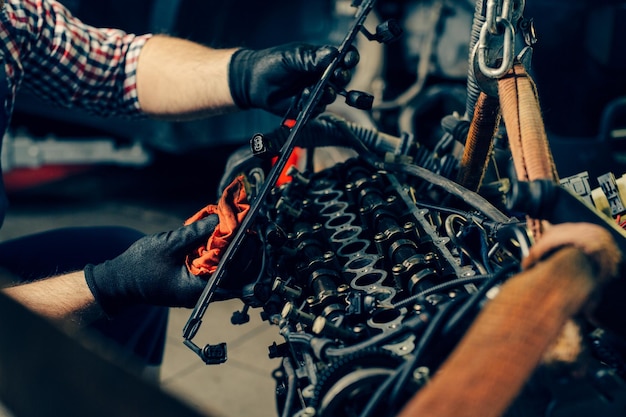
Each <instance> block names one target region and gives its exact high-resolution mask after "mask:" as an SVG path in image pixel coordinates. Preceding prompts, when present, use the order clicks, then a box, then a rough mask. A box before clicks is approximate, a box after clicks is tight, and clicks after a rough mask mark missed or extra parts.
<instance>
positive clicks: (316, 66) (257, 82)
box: [228, 43, 359, 117]
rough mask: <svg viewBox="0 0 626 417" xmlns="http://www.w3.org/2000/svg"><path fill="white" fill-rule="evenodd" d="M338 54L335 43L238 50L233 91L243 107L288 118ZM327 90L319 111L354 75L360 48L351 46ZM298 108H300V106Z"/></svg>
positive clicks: (233, 61) (231, 81) (233, 64)
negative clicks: (262, 110) (290, 111)
mask: <svg viewBox="0 0 626 417" xmlns="http://www.w3.org/2000/svg"><path fill="white" fill-rule="evenodd" d="M336 55H337V48H335V47H332V46H313V45H307V44H300V43H291V44H287V45H282V46H276V47H273V48H268V49H263V50H259V51H253V50H250V49H245V48H244V49H240V50H238V51H236V52H235V54H234V55H233V57H232V59H231V61H230V68H229V73H228V79H229V86H230V91H231V94H232V96H233V99H234V101H235V104H236V105H237V106H238V107H239V108H241V109H249V108H260V109H265V110H267V111H269V112H271V113H274V114H276V115H277V116H281V117H284V116H286V114H287V111H288V110H289V109H290V108H292V105H293V104H294V102H295V101H296V100H297V99H298V96H300V95H301V94H308V93H310V90H311V89H312V87H313V86H314V85H315V84H316V82H317V81H318V80H319V78H320V77H321V75H322V74H323V73H324V70H325V69H326V67H327V66H328V65H329V64H330V63H331V61H332V60H333V58H334V57H335V56H336ZM342 61H343V62H341V63H340V64H339V65H338V66H337V69H336V70H335V73H334V74H333V76H332V77H331V80H330V83H329V84H331V85H329V86H327V88H326V89H325V90H324V93H323V96H322V98H321V100H320V104H319V106H318V107H317V108H316V111H317V112H318V113H320V112H322V111H323V109H324V107H326V105H327V104H330V103H332V102H333V101H335V98H336V97H337V93H338V91H340V90H341V89H343V88H344V87H345V86H346V85H348V83H349V82H350V79H351V78H352V69H353V68H354V66H355V65H356V64H357V63H358V61H359V53H358V52H357V50H356V48H351V49H350V50H349V51H348V52H347V53H346V55H345V57H344V59H343V60H342ZM297 110H298V109H297Z"/></svg>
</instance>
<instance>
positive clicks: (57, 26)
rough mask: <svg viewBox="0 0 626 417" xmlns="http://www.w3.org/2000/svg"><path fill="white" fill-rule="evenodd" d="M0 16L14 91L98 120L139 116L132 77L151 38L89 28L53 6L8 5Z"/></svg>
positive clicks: (50, 2) (29, 1)
mask: <svg viewBox="0 0 626 417" xmlns="http://www.w3.org/2000/svg"><path fill="white" fill-rule="evenodd" d="M3 13H4V16H3V17H2V24H3V25H4V26H6V29H7V30H6V31H3V32H0V33H2V34H1V35H0V37H3V38H5V42H4V45H3V48H5V56H6V54H7V53H8V55H9V56H8V61H7V63H6V65H7V69H8V75H9V78H10V79H12V80H13V84H14V85H13V87H14V89H17V87H18V86H19V85H20V84H21V86H22V87H23V88H25V89H28V90H30V91H31V92H32V93H34V94H35V95H37V96H39V97H41V98H42V99H44V100H47V101H50V102H52V103H55V104H57V105H59V106H63V107H78V108H81V109H84V110H87V111H88V112H90V113H93V114H97V115H100V116H129V117H140V116H143V113H142V111H141V106H140V103H139V100H138V96H137V76H136V71H137V61H138V59H139V53H140V51H141V48H142V47H143V45H144V44H145V42H146V41H147V40H148V39H149V38H150V36H151V35H149V34H146V35H142V36H138V35H134V34H128V33H126V32H124V31H121V30H117V29H109V28H95V27H92V26H89V25H87V24H85V23H83V22H81V21H80V20H79V19H77V18H76V17H74V16H73V15H72V14H71V13H70V12H69V11H68V10H67V9H66V8H65V7H64V6H63V5H61V4H60V3H58V2H56V1H54V0H9V1H8V2H7V6H6V8H5V10H4V11H3Z"/></svg>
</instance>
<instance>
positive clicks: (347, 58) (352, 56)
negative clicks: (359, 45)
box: [343, 46, 361, 68]
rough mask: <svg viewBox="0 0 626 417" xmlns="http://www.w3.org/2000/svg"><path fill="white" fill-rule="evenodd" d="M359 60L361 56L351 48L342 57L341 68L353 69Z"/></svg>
mask: <svg viewBox="0 0 626 417" xmlns="http://www.w3.org/2000/svg"><path fill="white" fill-rule="evenodd" d="M360 60H361V56H360V55H359V51H358V50H357V49H356V48H355V47H354V46H352V47H350V49H348V51H347V52H346V54H345V55H344V57H343V66H344V67H345V68H354V67H355V66H356V65H357V64H358V63H359V61H360Z"/></svg>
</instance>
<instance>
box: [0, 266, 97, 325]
mask: <svg viewBox="0 0 626 417" xmlns="http://www.w3.org/2000/svg"><path fill="white" fill-rule="evenodd" d="M2 292H4V293H5V294H6V295H8V296H9V297H11V298H13V299H14V300H16V301H18V302H19V303H21V304H23V305H24V306H26V307H27V308H29V309H30V310H32V311H34V312H35V313H38V314H40V315H42V316H44V317H47V318H50V319H52V320H65V319H72V320H73V321H77V322H78V324H79V325H81V324H84V323H85V322H88V321H91V320H93V319H95V318H96V317H98V316H100V315H101V314H102V312H101V311H100V308H99V306H98V305H97V303H96V301H95V299H94V297H93V294H92V293H91V291H90V290H89V287H88V286H87V283H86V282H85V276H84V274H83V271H76V272H72V273H69V274H65V275H60V276H57V277H52V278H48V279H43V280H39V281H34V282H30V283H26V284H21V285H17V286H14V287H9V288H5V289H3V290H2Z"/></svg>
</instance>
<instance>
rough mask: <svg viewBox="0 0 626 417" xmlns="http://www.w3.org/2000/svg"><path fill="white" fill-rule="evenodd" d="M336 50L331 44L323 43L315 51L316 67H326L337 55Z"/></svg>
mask: <svg viewBox="0 0 626 417" xmlns="http://www.w3.org/2000/svg"><path fill="white" fill-rule="evenodd" d="M337 53H338V50H337V48H336V47H334V46H331V45H324V46H321V47H319V48H317V50H316V51H315V56H316V58H317V59H316V61H317V63H316V67H318V68H324V67H327V66H328V65H329V64H330V63H331V61H332V60H333V59H334V58H335V57H336V56H337Z"/></svg>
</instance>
